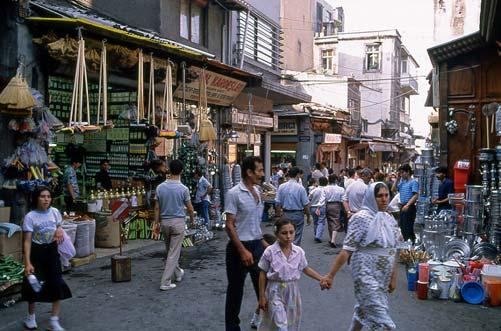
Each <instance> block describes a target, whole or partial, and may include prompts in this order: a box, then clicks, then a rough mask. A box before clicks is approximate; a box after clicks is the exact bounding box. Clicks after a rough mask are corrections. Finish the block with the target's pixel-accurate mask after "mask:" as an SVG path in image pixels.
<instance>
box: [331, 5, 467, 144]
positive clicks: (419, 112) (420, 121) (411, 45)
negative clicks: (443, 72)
mask: <svg viewBox="0 0 501 331" xmlns="http://www.w3.org/2000/svg"><path fill="white" fill-rule="evenodd" d="M327 2H328V3H330V4H331V5H332V6H333V7H343V9H344V16H345V32H350V31H370V30H382V29H397V30H398V31H399V32H400V34H401V36H402V43H403V44H404V45H405V46H406V48H407V49H408V50H409V51H410V52H411V54H412V55H413V56H414V58H415V59H416V61H417V62H418V64H419V66H420V67H419V68H418V75H420V76H426V75H428V73H429V72H430V70H431V69H432V65H431V62H430V58H429V57H428V53H427V49H428V48H430V47H432V46H434V45H436V44H437V43H435V42H434V41H433V21H434V13H433V2H434V1H433V0H327ZM465 32H466V33H470V32H474V31H465ZM418 83H419V95H416V96H411V98H410V99H411V126H412V127H413V128H414V132H415V133H416V134H420V135H424V136H425V137H426V136H428V133H429V131H430V127H429V124H428V114H429V113H430V112H431V108H426V107H424V103H425V101H426V96H427V92H428V88H429V84H428V81H427V80H426V78H425V77H420V78H418Z"/></svg>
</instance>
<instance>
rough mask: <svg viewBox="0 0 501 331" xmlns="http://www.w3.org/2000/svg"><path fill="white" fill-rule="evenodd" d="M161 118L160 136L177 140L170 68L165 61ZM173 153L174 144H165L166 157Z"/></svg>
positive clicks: (168, 142) (170, 142)
mask: <svg viewBox="0 0 501 331" xmlns="http://www.w3.org/2000/svg"><path fill="white" fill-rule="evenodd" d="M162 109H163V111H162V117H161V119H160V136H161V137H165V138H177V137H178V136H179V135H178V133H177V131H176V130H177V125H176V122H175V121H174V101H173V94H172V66H171V63H170V61H167V67H166V69H165V85H164V96H163V99H162ZM164 114H165V118H164ZM173 151H174V142H173V141H166V142H165V152H166V154H167V155H172V153H173Z"/></svg>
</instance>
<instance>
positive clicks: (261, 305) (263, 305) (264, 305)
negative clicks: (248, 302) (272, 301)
mask: <svg viewBox="0 0 501 331" xmlns="http://www.w3.org/2000/svg"><path fill="white" fill-rule="evenodd" d="M259 309H262V310H263V311H268V301H266V298H265V297H259Z"/></svg>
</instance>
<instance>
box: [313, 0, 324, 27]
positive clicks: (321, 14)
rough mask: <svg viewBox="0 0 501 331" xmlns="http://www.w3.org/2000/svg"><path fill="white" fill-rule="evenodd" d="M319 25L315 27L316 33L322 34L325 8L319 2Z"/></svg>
mask: <svg viewBox="0 0 501 331" xmlns="http://www.w3.org/2000/svg"><path fill="white" fill-rule="evenodd" d="M316 16H317V17H316V18H317V19H316V21H317V24H316V27H315V32H322V23H323V20H324V6H322V4H321V3H319V2H317V15H316Z"/></svg>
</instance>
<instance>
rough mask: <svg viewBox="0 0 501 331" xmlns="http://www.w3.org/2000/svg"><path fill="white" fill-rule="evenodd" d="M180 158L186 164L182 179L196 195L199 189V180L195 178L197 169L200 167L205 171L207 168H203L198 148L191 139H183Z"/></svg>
mask: <svg viewBox="0 0 501 331" xmlns="http://www.w3.org/2000/svg"><path fill="white" fill-rule="evenodd" d="M179 159H180V160H181V161H182V162H183V164H184V170H183V174H182V178H181V181H182V182H183V184H185V185H186V186H187V187H188V188H189V189H190V192H191V194H192V196H193V197H194V195H195V192H196V190H197V181H196V180H195V179H194V175H195V171H196V170H197V169H200V170H202V172H204V173H205V169H202V168H203V166H201V165H200V164H199V162H198V157H197V148H196V147H194V146H193V145H192V144H190V142H189V141H183V143H182V144H181V148H180V149H179Z"/></svg>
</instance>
